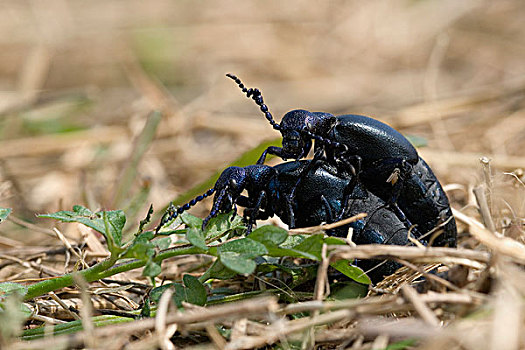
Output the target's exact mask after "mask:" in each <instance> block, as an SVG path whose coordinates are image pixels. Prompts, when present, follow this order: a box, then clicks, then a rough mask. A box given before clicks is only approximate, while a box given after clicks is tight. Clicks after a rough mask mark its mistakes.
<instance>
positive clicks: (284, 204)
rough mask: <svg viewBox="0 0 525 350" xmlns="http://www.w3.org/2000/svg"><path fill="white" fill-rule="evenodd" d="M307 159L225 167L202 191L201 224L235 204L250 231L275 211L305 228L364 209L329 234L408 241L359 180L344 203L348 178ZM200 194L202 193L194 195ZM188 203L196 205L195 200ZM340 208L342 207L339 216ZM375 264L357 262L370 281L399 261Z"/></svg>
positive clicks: (398, 222) (379, 241)
mask: <svg viewBox="0 0 525 350" xmlns="http://www.w3.org/2000/svg"><path fill="white" fill-rule="evenodd" d="M309 163H310V161H306V160H303V161H295V162H288V163H282V164H278V165H276V166H274V167H270V166H268V165H249V166H246V167H229V168H226V169H225V170H224V171H223V172H222V174H221V175H220V177H219V179H218V180H217V182H216V183H215V186H214V188H213V189H210V190H209V191H207V192H206V193H207V194H208V195H209V193H213V192H214V193H215V196H214V201H213V207H212V210H211V212H210V214H209V215H208V217H206V219H205V220H204V222H203V228H204V226H206V224H207V222H208V221H209V220H210V219H211V218H212V217H214V216H216V215H217V214H218V213H219V212H230V211H231V210H232V209H236V208H237V205H239V206H242V207H244V208H245V209H244V218H245V220H246V221H247V226H248V231H250V230H251V227H252V225H253V224H254V223H255V222H256V220H259V219H267V218H269V217H272V216H274V215H277V216H278V217H279V218H281V220H282V221H283V222H284V223H286V224H288V225H289V226H290V227H308V226H315V225H319V224H321V223H323V222H326V223H331V222H334V221H337V218H339V217H341V216H343V217H350V216H353V215H356V214H358V213H367V214H368V216H367V217H365V218H363V219H361V220H358V221H356V222H353V223H350V224H347V225H344V226H340V227H337V228H335V229H333V230H332V231H330V232H328V233H329V234H330V235H335V236H339V237H346V236H347V235H348V230H349V228H352V229H353V231H352V232H353V234H352V240H353V242H355V243H356V244H395V245H407V244H409V241H408V228H407V227H406V225H405V224H404V223H403V222H401V220H399V218H398V217H397V216H396V215H395V213H393V212H392V211H391V210H390V209H389V208H388V207H387V206H386V205H385V202H384V201H383V200H381V199H380V198H379V197H377V196H375V195H374V194H372V193H370V192H368V191H367V190H366V189H365V188H364V186H362V184H360V183H358V184H357V185H356V186H354V189H353V191H352V193H351V194H350V196H349V198H348V199H347V200H348V204H347V205H343V201H344V199H343V192H344V189H345V188H346V187H348V184H349V182H350V181H351V178H349V177H347V176H339V175H337V174H336V173H335V169H333V166H331V165H330V164H328V163H325V162H322V161H321V162H319V163H318V164H317V166H316V167H315V168H312V167H309ZM305 171H306V172H307V173H306V175H305ZM300 176H303V180H302V181H301V182H300V183H299V185H298V188H297V195H296V196H295V198H294V199H293V202H291V193H292V190H293V189H294V188H295V186H296V183H297V179H298V178H299V177H300ZM244 190H246V191H247V193H248V195H247V196H244V195H242V193H243V191H244ZM204 198H205V196H204V195H203V196H199V197H198V198H197V199H198V200H202V199H204ZM198 200H197V201H198ZM191 203H193V204H194V203H195V200H194V201H192V202H191ZM189 207H190V206H189V205H185V206H182V207H181V208H180V210H175V211H172V214H171V215H169V216H166V219H165V220H164V223H165V222H167V221H169V220H171V219H173V218H174V217H176V216H177V215H178V214H179V213H181V212H183V211H184V210H185V209H184V208H189ZM341 211H344V213H343V214H342V215H341V214H340V212H341ZM162 224H163V223H162V222H161V225H162ZM161 225H159V227H160V226H161ZM423 243H424V244H425V243H426V242H425V241H423ZM377 263H378V261H360V262H359V263H358V266H360V267H361V268H363V269H365V270H369V269H372V271H370V273H369V276H370V278H371V279H372V281H374V282H376V281H378V280H380V279H382V278H383V277H384V276H386V275H389V274H391V273H393V272H394V271H395V270H396V269H397V268H398V267H399V264H397V263H395V262H391V261H389V262H384V263H381V264H380V265H379V266H378V267H376V265H377Z"/></svg>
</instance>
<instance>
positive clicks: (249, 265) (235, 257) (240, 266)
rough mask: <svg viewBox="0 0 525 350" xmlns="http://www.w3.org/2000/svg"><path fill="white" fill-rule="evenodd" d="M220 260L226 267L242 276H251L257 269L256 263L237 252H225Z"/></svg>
mask: <svg viewBox="0 0 525 350" xmlns="http://www.w3.org/2000/svg"><path fill="white" fill-rule="evenodd" d="M219 258H220V259H221V262H222V263H223V264H224V266H226V267H228V268H229V269H231V270H233V271H235V272H237V273H240V274H241V275H249V274H250V273H252V272H253V271H255V268H256V267H257V264H256V263H255V261H253V260H252V259H250V258H246V257H245V256H243V255H242V254H240V253H236V252H224V253H222V254H221V255H220V257H219Z"/></svg>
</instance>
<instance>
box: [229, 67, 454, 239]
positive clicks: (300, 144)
mask: <svg viewBox="0 0 525 350" xmlns="http://www.w3.org/2000/svg"><path fill="white" fill-rule="evenodd" d="M227 76H228V77H229V78H231V79H233V80H234V81H235V82H236V83H237V84H238V85H239V87H240V88H241V89H242V91H243V92H244V93H245V94H246V95H247V96H248V97H249V98H252V99H253V100H254V101H255V103H256V104H257V105H258V106H259V107H260V109H261V111H262V112H263V113H264V115H265V117H266V119H267V120H268V121H269V122H270V124H271V125H272V126H273V128H274V129H276V130H279V131H280V132H281V134H282V136H283V140H282V147H269V148H268V149H266V150H265V151H264V152H263V154H262V155H261V157H260V158H259V160H258V162H257V163H258V164H263V163H264V161H265V159H266V156H267V154H273V155H277V156H279V157H281V158H283V159H287V158H291V159H301V158H303V157H305V156H306V155H307V154H308V152H309V151H310V149H311V147H312V140H313V139H315V140H316V145H315V153H314V160H313V161H312V162H311V163H310V165H309V167H308V168H312V167H315V166H316V162H317V161H318V160H322V159H324V160H326V161H327V162H328V163H330V164H332V165H334V166H335V167H336V172H337V173H338V174H343V175H344V176H351V177H352V178H353V179H354V181H352V182H350V183H349V184H348V187H347V188H345V189H344V198H348V196H349V195H350V193H352V191H353V187H354V186H355V185H356V183H357V182H358V181H357V180H358V178H359V181H360V182H362V183H363V184H364V185H365V186H366V187H367V189H368V190H370V191H371V192H372V193H374V194H375V195H377V196H378V197H380V198H382V199H383V200H384V201H385V202H387V204H389V205H390V206H391V207H392V209H393V210H394V211H396V214H397V215H398V217H400V219H401V220H403V221H404V222H405V223H406V224H408V225H411V224H415V225H416V229H415V232H417V234H419V235H422V234H425V233H427V232H428V231H430V230H432V229H433V228H435V227H437V226H439V225H442V226H443V227H442V228H443V235H442V236H440V237H439V238H438V239H439V240H443V241H444V242H448V243H449V244H453V242H455V236H456V225H455V221H454V218H453V217H452V213H451V210H450V206H449V203H448V199H447V197H446V194H445V192H444V191H443V189H442V187H441V185H440V183H439V181H438V180H437V178H436V177H435V175H434V173H433V172H432V170H431V169H430V168H429V167H428V165H427V164H426V163H425V162H424V161H423V160H422V159H421V158H420V157H419V155H418V153H417V151H416V149H415V148H414V146H412V144H411V143H410V142H409V141H408V140H407V139H406V138H405V137H404V136H403V135H401V133H399V132H398V131H397V130H395V129H393V128H392V127H390V126H388V125H386V124H384V123H382V122H380V121H378V120H375V119H373V118H369V117H366V116H361V115H341V116H334V115H332V114H329V113H324V112H309V111H305V110H293V111H290V112H288V113H286V114H285V115H284V117H283V119H282V121H281V123H280V124H277V123H276V122H275V121H274V119H273V116H272V114H271V113H270V111H269V110H268V107H267V106H266V104H265V103H264V100H263V97H262V94H261V92H260V91H259V90H258V89H252V88H250V89H247V88H246V87H245V86H244V84H243V83H242V82H241V80H240V79H239V78H237V77H236V76H234V75H231V74H227ZM308 170H309V169H306V170H305V173H307V172H308ZM356 175H357V176H358V178H357V176H356ZM302 179H303V176H299V177H298V179H297V185H299V183H300V182H301V181H302ZM297 191H298V189H297V188H294V189H292V201H293V197H294V196H295V195H296V193H297ZM345 202H346V201H345ZM418 207H423V208H424V209H423V211H425V212H426V214H428V215H425V216H423V215H419V208H418Z"/></svg>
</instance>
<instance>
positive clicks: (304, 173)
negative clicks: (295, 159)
mask: <svg viewBox="0 0 525 350" xmlns="http://www.w3.org/2000/svg"><path fill="white" fill-rule="evenodd" d="M323 151H324V149H322V148H318V149H317V150H316V151H315V153H314V158H313V159H312V160H311V161H310V162H309V163H308V164H307V165H306V167H305V168H304V169H303V170H301V174H299V176H298V179H297V181H296V182H295V185H294V186H293V187H292V191H291V192H290V196H289V201H290V203H295V190H296V189H297V187H299V184H300V183H301V181H302V180H303V178H305V177H306V176H308V174H309V173H310V171H311V170H312V169H313V168H314V167H315V166H316V165H317V162H318V161H319V160H320V159H321V158H322V157H323Z"/></svg>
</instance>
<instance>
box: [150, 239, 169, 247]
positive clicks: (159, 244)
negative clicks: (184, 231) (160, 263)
mask: <svg viewBox="0 0 525 350" xmlns="http://www.w3.org/2000/svg"><path fill="white" fill-rule="evenodd" d="M152 243H153V244H154V245H155V246H156V247H157V248H159V249H160V250H164V249H168V248H169V246H170V244H171V238H170V237H162V238H159V239H156V240H154V241H152Z"/></svg>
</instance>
